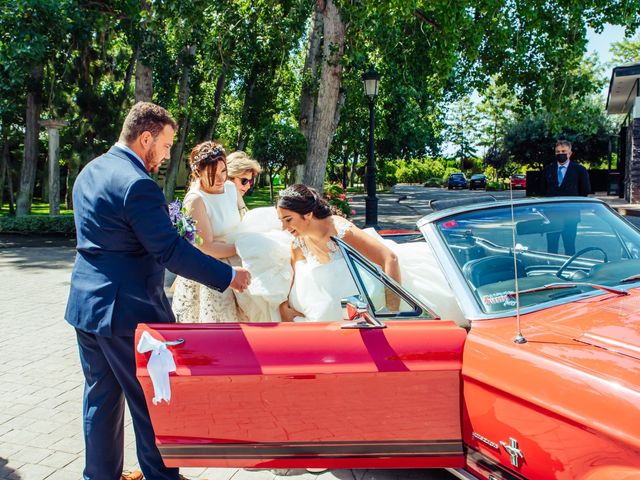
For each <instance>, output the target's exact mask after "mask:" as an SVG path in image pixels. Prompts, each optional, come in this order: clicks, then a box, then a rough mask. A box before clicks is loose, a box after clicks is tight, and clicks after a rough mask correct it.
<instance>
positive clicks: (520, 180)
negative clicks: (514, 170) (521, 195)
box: [509, 174, 527, 190]
mask: <svg viewBox="0 0 640 480" xmlns="http://www.w3.org/2000/svg"><path fill="white" fill-rule="evenodd" d="M509 180H510V181H511V188H513V189H514V190H515V189H516V188H520V189H523V190H524V189H526V188H527V176H526V175H522V174H518V175H511V177H510V179H509Z"/></svg>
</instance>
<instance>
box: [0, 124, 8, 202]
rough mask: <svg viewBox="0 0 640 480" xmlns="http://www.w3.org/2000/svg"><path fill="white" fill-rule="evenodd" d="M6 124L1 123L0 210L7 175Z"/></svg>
mask: <svg viewBox="0 0 640 480" xmlns="http://www.w3.org/2000/svg"><path fill="white" fill-rule="evenodd" d="M7 130H8V128H7V124H6V122H5V121H3V122H2V153H1V154H0V210H1V209H2V206H3V205H4V184H5V180H6V177H7V176H8V174H7V170H8V168H7V165H8V164H9V138H8V133H7Z"/></svg>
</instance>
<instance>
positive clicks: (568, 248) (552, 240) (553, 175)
mask: <svg viewBox="0 0 640 480" xmlns="http://www.w3.org/2000/svg"><path fill="white" fill-rule="evenodd" d="M542 178H543V190H542V191H543V192H544V194H545V196H547V197H570V196H582V197H586V196H587V195H589V194H590V193H591V183H590V182H589V172H587V169H586V168H584V167H583V166H582V165H580V164H578V163H575V162H572V161H570V162H569V165H568V166H567V169H566V171H565V173H564V178H563V179H562V183H561V184H558V162H553V163H551V164H549V165H547V166H546V167H545V169H544V173H543V176H542ZM579 221H580V217H579V215H578V216H576V217H573V218H563V219H558V224H559V225H560V229H561V230H560V231H558V232H549V233H547V249H548V251H549V252H551V253H558V246H559V243H560V236H561V235H562V244H563V245H564V253H565V254H567V255H573V254H574V253H575V252H576V235H577V233H578V222H579Z"/></svg>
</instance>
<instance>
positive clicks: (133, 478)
mask: <svg viewBox="0 0 640 480" xmlns="http://www.w3.org/2000/svg"><path fill="white" fill-rule="evenodd" d="M120 480H144V475H143V474H142V472H141V471H140V470H134V471H133V472H130V471H129V470H125V471H124V472H122V476H121V477H120Z"/></svg>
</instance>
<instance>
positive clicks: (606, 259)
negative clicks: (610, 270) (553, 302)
mask: <svg viewBox="0 0 640 480" xmlns="http://www.w3.org/2000/svg"><path fill="white" fill-rule="evenodd" d="M594 250H597V251H599V252H602V255H603V256H604V259H603V260H604V263H608V262H609V257H608V256H607V252H605V251H604V250H603V249H601V248H600V247H587V248H583V249H582V250H580V251H579V252H576V253H574V254H573V255H571V257H570V258H568V259H567V261H566V262H564V263H563V264H562V266H561V267H560V268H559V269H558V271H557V272H556V277H558V278H562V279H564V278H565V277H563V276H562V274H563V273H564V271H565V270H566V269H567V268H569V265H571V264H572V263H573V262H575V260H576V258H579V257H581V256H582V255H584V254H585V253H587V252H592V251H594Z"/></svg>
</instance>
